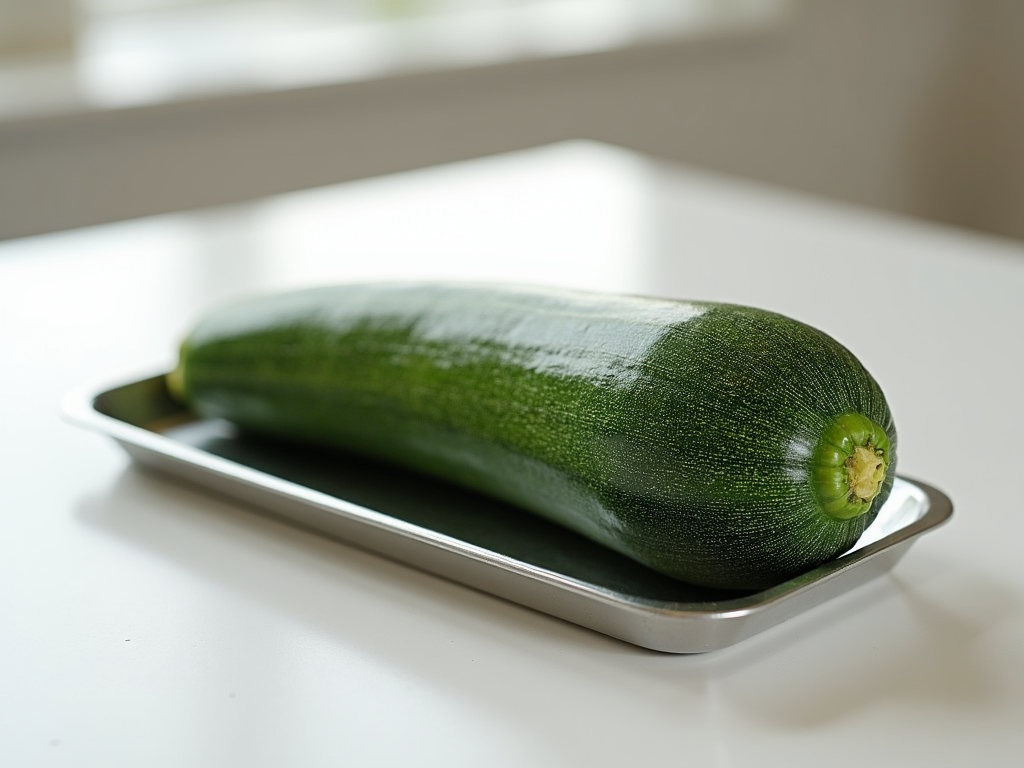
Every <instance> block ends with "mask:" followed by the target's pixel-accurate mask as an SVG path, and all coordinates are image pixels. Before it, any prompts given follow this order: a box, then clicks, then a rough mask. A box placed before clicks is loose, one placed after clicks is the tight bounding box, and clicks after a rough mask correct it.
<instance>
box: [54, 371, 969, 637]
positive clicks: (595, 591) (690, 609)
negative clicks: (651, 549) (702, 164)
mask: <svg viewBox="0 0 1024 768" xmlns="http://www.w3.org/2000/svg"><path fill="white" fill-rule="evenodd" d="M166 370H167V369H166V368H164V369H161V370H158V371H156V372H153V371H150V372H149V373H143V374H139V375H135V376H122V377H119V378H117V379H104V380H99V381H94V382H91V383H87V384H85V385H82V386H79V387H77V388H75V389H73V390H72V391H70V392H68V393H67V394H66V395H65V396H64V397H63V398H62V400H61V402H60V413H61V415H62V416H63V417H64V418H65V419H66V420H67V421H68V422H70V423H72V424H75V425H77V426H80V427H84V428H87V429H90V430H92V431H95V432H99V433H100V434H102V435H105V436H106V437H108V438H111V439H113V440H114V441H115V442H116V443H118V444H119V445H120V446H121V447H122V448H123V449H125V450H126V451H127V452H128V453H129V455H130V457H131V458H132V459H133V460H134V461H136V462H137V463H141V464H143V465H145V466H148V467H149V468H156V469H158V470H160V471H163V472H167V471H170V473H171V474H175V475H177V476H178V477H179V478H181V479H184V480H186V481H187V482H190V483H193V484H195V483H198V484H199V485H203V486H205V487H207V488H210V487H211V483H210V482H208V481H205V480H204V479H202V478H189V477H187V476H186V475H185V474H184V473H182V472H179V471H175V468H174V467H171V466H170V464H165V462H167V460H169V461H170V462H173V463H175V464H177V465H178V468H193V469H194V468H199V469H201V470H202V471H203V472H204V473H208V474H210V475H211V476H212V477H215V478H217V479H220V480H225V481H228V482H240V483H244V484H247V485H249V486H251V487H256V488H259V489H261V490H263V491H266V492H269V493H270V494H271V495H273V496H274V497H276V498H277V499H278V500H286V499H287V500H290V501H292V502H295V501H298V502H299V503H301V504H305V505H309V506H310V507H311V508H317V509H319V510H320V511H321V512H325V513H327V514H330V515H339V516H344V517H345V518H346V520H347V522H348V523H352V524H355V525H362V526H368V527H370V528H376V529H378V530H379V531H380V532H386V533H387V534H390V535H397V536H399V537H402V538H404V539H407V540H409V541H410V542H415V543H416V544H417V545H420V546H427V547H430V548H433V549H435V550H437V551H438V552H444V553H445V554H446V555H447V556H455V557H457V558H461V559H466V560H473V561H476V563H477V564H478V565H479V566H482V567H483V568H488V569H499V570H501V571H504V572H506V574H507V575H508V576H511V577H513V578H514V579H520V580H522V579H526V580H528V581H530V582H535V583H536V584H537V585H540V586H541V587H542V589H541V590H540V591H541V592H548V591H550V590H551V589H554V590H557V591H558V592H560V593H563V594H566V595H572V596H574V597H575V598H576V600H577V601H578V600H580V599H582V600H584V601H585V602H586V603H589V604H591V605H602V606H603V609H604V611H606V612H607V611H609V610H611V611H614V612H616V613H618V614H623V615H626V616H628V617H632V620H634V621H636V622H639V623H640V624H642V625H646V627H647V629H646V631H643V632H639V633H637V632H632V631H624V630H623V628H622V627H613V628H609V627H604V626H595V623H596V624H601V622H600V621H597V622H595V621H587V620H582V621H581V620H580V617H579V616H576V617H573V616H569V615H566V612H565V611H564V610H551V606H550V605H538V604H536V602H537V601H535V600H531V599H520V598H519V597H516V596H514V595H509V594H507V592H508V590H507V589H495V588H494V585H493V584H492V585H488V584H474V583H469V582H468V581H467V580H465V579H463V578H460V577H458V576H452V575H451V574H449V573H446V572H445V570H443V569H438V568H435V567H430V566H425V565H424V564H422V563H416V562H410V561H408V560H405V559H403V558H396V557H395V556H394V555H393V554H389V553H388V552H387V551H385V550H383V549H377V548H375V547H373V546H366V545H365V544H363V543H360V542H359V541H355V540H352V539H350V538H348V537H346V536H338V535H332V534H331V532H330V531H326V530H323V529H321V532H322V533H327V534H328V535H332V537H333V538H336V539H340V540H342V541H347V543H349V544H351V545H353V546H357V547H361V548H363V549H368V550H370V551H375V552H376V553H377V554H379V555H383V556H385V557H389V558H391V559H393V560H398V561H399V562H403V563H405V564H406V565H408V566H410V567H414V568H419V569H420V570H427V571H429V572H432V573H435V574H437V575H440V576H442V577H445V578H448V579H451V580H454V581H457V582H459V583H462V584H465V585H466V586H469V587H471V588H474V589H477V590H481V591H484V592H489V593H491V594H495V595H497V596H498V597H502V598H505V599H509V600H512V601H513V602H517V603H520V604H523V605H526V606H528V607H531V608H534V609H536V610H540V611H542V612H544V613H548V614H551V615H554V616H557V617H559V618H563V619H566V620H569V621H572V622H574V623H577V624H582V625H583V626H587V627H589V628H591V629H594V630H596V631H598V632H603V633H604V634H609V635H612V636H613V637H618V638H619V639H621V640H625V641H627V642H630V643H633V644H634V645H639V646H642V647H646V648H650V649H653V650H660V651H665V652H669V653H695V652H703V651H708V650H717V649H720V648H724V647H726V646H729V645H732V644H734V643H735V642H738V641H740V640H742V639H745V638H746V637H749V636H751V635H753V634H757V633H759V632H761V631H763V630H764V629H768V628H769V627H771V626H774V625H775V624H778V623H781V622H782V621H785V620H787V619H789V618H792V617H793V616H795V615H797V614H798V613H802V612H803V611H804V610H807V609H809V608H811V607H814V606H815V605H818V604H821V603H824V602H826V601H827V600H828V599H829V598H830V597H834V596H837V595H838V594H840V593H842V592H845V591H847V590H848V589H850V588H852V587H854V586H859V585H860V584H862V583H865V582H867V581H870V580H872V579H874V578H875V577H877V576H880V575H882V574H883V573H885V572H887V571H888V570H890V569H891V567H892V566H893V565H895V563H896V562H897V561H898V560H899V558H900V557H902V555H903V554H904V553H905V551H906V549H907V548H908V547H909V546H910V545H911V544H912V543H913V542H914V541H915V540H916V539H917V538H918V537H919V536H920V535H922V534H923V533H926V532H929V531H931V530H933V529H935V528H937V527H940V526H942V525H944V524H946V523H947V522H948V521H949V520H950V519H951V517H952V515H953V504H952V501H951V499H950V498H949V497H948V496H947V495H946V494H945V493H943V492H942V491H941V490H939V489H938V488H936V487H935V486H933V485H931V484H930V483H927V482H924V481H921V480H918V479H913V478H909V477H905V476H902V475H900V476H898V482H900V483H905V484H907V485H909V486H911V487H912V488H914V489H915V490H916V491H917V492H919V493H920V494H923V496H924V497H925V498H926V500H927V509H926V510H925V512H924V514H922V515H921V516H920V517H919V518H917V519H915V520H913V521H911V522H910V523H908V524H906V525H904V526H901V527H900V528H898V529H897V530H895V531H892V532H890V533H888V534H887V535H885V536H883V537H881V538H879V539H878V540H876V541H873V542H871V543H869V544H867V545H864V546H863V547H860V548H858V549H855V550H853V551H850V552H847V553H845V554H843V555H841V556H839V557H838V558H836V559H835V560H832V561H830V562H828V563H825V564H824V565H822V566H818V567H817V568H814V569H812V570H810V571H808V572H806V573H804V574H801V575H799V576H797V577H795V578H793V579H789V580H787V581H785V582H782V583H780V584H778V585H776V586H774V587H771V588H769V589H767V590H763V591H761V592H756V593H753V594H746V595H739V596H737V597H735V598H728V599H724V600H720V601H700V602H672V601H662V600H656V599H650V598H644V597H640V596H631V595H629V594H627V593H624V592H619V591H615V590H612V589H609V588H607V587H603V586H601V585H597V584H593V583H589V582H586V581H582V580H580V579H577V578H575V577H573V576H568V575H565V574H561V573H559V572H557V571H554V570H550V569H547V568H543V567H540V566H536V565H533V564H531V563H527V562H524V561H522V560H517V559H516V558H514V557H511V556H509V555H504V554H502V553H500V552H496V551H494V550H491V549H487V548H486V547H481V546H479V545H475V544H471V543H469V542H465V541H462V540H461V539H457V538H455V537H452V536H449V535H447V534H444V533H440V532H438V531H434V530H432V529H430V528H425V527H423V526H420V525H416V524H414V523H410V522H408V521H405V520H401V519H399V518H395V517H392V516H390V515H388V514H386V513H383V512H378V511H376V510H374V509H371V508H369V507H364V506H361V505H359V504H356V503H354V502H350V501H347V500H346V499H343V498H340V497H337V496H332V495H330V494H328V493H326V492H323V491H317V490H315V489H312V488H308V487H306V486H304V485H301V484H300V483H297V482H294V481H291V480H286V479H284V478H281V477H278V476H276V475H273V474H271V473H269V472H264V471H262V470H259V469H255V468H253V467H249V466H247V465H245V464H242V463H240V462H237V461H234V460H232V459H228V458H224V457H221V456H216V455H214V454H211V453H208V452H206V451H203V450H202V449H201V448H197V447H195V446H192V445H188V444H187V443H183V442H180V441H177V440H175V439H174V438H173V437H170V436H168V435H165V434H162V433H161V432H158V431H155V430H154V429H150V428H146V427H143V426H138V425H135V424H132V423H130V422H128V421H125V420H123V419H119V418H117V417H116V416H113V415H110V414H107V413H104V412H103V411H101V410H100V409H99V407H98V402H99V400H100V399H101V398H103V397H108V396H110V394H111V393H114V392H116V391H117V390H121V389H126V388H129V387H133V386H142V385H145V384H146V383H148V382H151V381H152V380H155V379H158V378H161V377H163V376H165V375H166ZM182 423H187V420H186V421H184V422H182ZM168 426H170V424H168ZM153 457H156V459H157V460H156V461H153ZM161 464H164V465H163V466H161ZM227 493H228V494H229V495H231V496H234V497H235V498H236V499H238V498H239V496H238V494H236V493H232V492H230V491H228V492H227ZM247 503H255V505H256V506H258V507H259V508H261V509H262V511H264V512H269V513H270V514H272V515H274V516H276V517H279V518H282V517H283V518H285V519H291V516H290V515H288V514H286V513H281V512H280V511H278V510H276V509H275V508H274V506H271V505H270V504H264V503H261V502H251V500H248V501H247ZM307 527H313V528H318V527H319V526H316V525H313V526H307ZM887 556H888V557H887ZM876 560H878V561H886V560H887V561H889V562H882V563H881V564H880V565H878V567H876V568H873V569H870V571H871V572H869V573H864V574H860V575H859V578H851V576H852V575H853V574H854V573H855V572H856V571H858V570H865V571H867V570H869V569H867V568H864V566H866V565H868V564H870V563H872V561H876ZM535 591H537V590H527V592H535ZM819 593H824V594H819ZM584 613H586V611H584ZM771 614H776V615H775V616H771ZM584 618H586V617H584ZM711 622H713V623H715V624H718V625H724V624H727V623H728V624H737V623H753V624H756V625H758V627H757V628H755V629H754V630H753V631H744V630H743V628H740V627H736V628H734V629H733V630H731V631H727V632H715V633H713V634H715V635H716V636H721V637H720V639H714V640H712V641H709V640H708V639H707V638H704V639H700V638H694V639H693V642H687V641H685V640H684V641H680V639H679V638H676V637H673V636H675V635H677V634H678V633H679V631H681V629H685V628H686V627H690V628H692V627H693V626H694V625H695V624H698V623H701V624H703V623H711ZM748 629H749V628H748ZM698 634H700V633H698Z"/></svg>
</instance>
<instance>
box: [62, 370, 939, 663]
mask: <svg viewBox="0 0 1024 768" xmlns="http://www.w3.org/2000/svg"><path fill="white" fill-rule="evenodd" d="M63 413H64V415H65V416H66V417H67V418H68V419H69V420H70V421H72V422H74V423H77V424H79V425H81V426H85V427H88V428H91V429H94V430H98V431H99V432H101V433H104V434H106V435H108V436H109V437H112V438H113V439H114V440H116V441H117V442H118V443H119V444H120V445H121V446H123V447H124V449H125V450H127V452H128V453H129V454H130V455H131V457H132V458H133V459H134V460H135V461H136V462H137V463H138V464H139V465H142V466H145V467H149V468H153V469H156V470H159V471H160V472H163V473H169V474H171V475H174V476H176V477H178V478H181V479H184V480H187V481H190V482H194V483H200V484H202V485H204V486H206V487H208V488H210V489H214V490H216V491H219V492H222V493H227V494H230V495H231V496H233V497H235V498H238V499H241V500H242V501H244V502H246V503H247V504H252V505H254V506H256V507H259V508H261V509H263V510H265V511H268V512H270V513H273V514H275V515H278V516H281V517H284V518H287V519H289V520H291V521H293V522H296V523H298V524H301V525H303V526H306V527H310V528H313V529H316V530H318V531H321V532H323V533H326V534H328V535H331V536H333V537H336V538H339V539H341V540H344V541H346V542H349V543H351V544H355V545H358V546H360V547H363V548H365V549H368V550H371V551H374V552H377V553H379V554H382V555H385V556H387V557H390V558H392V559H396V560H399V561H401V562H404V563H406V564H409V565H412V566H415V567H418V568H420V569H423V570H426V571H429V572H432V573H435V574H438V575H441V576H444V577H447V578H450V579H453V580H455V581H458V582H461V583H464V584H466V585H468V586H470V587H473V588H475V589H479V590H482V591H485V592H489V593H492V594H494V595H497V596H500V597H502V598H505V599H508V600H511V601H514V602H517V603H520V604H523V605H526V606H529V607H531V608H534V609H537V610H539V611H543V612H545V613H548V614H552V615H554V616H557V617H560V618H562V619H565V620H568V621H571V622H574V623H576V624H580V625H582V626H585V627H589V628H591V629H593V630H596V631H598V632H603V633H605V634H607V635H611V636H612V637H616V638H619V639H621V640H625V641H627V642H629V643H633V644H635V645H639V646H642V647H645V648H650V649H654V650H658V651H665V652H670V653H698V652H704V651H711V650H716V649H720V648H724V647H726V646H730V645H732V644H734V643H737V642H739V641H741V640H744V639H746V638H749V637H751V636H752V635H755V634H757V633H759V632H762V631H764V630H765V629H768V628H769V627H772V626H774V625H776V624H779V623H780V622H782V621H785V620H786V619H789V618H791V617H793V616H795V615H797V614H799V613H802V612H804V611H806V610H808V609H810V608H812V607H814V606H816V605H818V604H821V603H823V602H825V601H827V600H829V599H831V598H833V597H835V596H837V595H839V594H842V593H844V592H847V591H848V590H850V589H852V588H854V587H856V586H859V585H861V584H863V583H865V582H867V581H869V580H871V579H873V578H875V577H877V576H880V575H881V574H883V573H885V572H887V571H888V570H890V569H891V568H892V567H893V566H894V565H895V564H896V562H897V561H898V560H899V559H900V557H902V556H903V554H904V553H905V552H906V550H907V549H908V548H909V546H910V545H911V544H912V543H913V542H914V541H915V539H916V538H917V537H918V536H920V535H921V534H923V533H926V532H927V531H929V530H931V529H933V528H935V527H936V526H938V525H941V524H942V523H944V522H946V521H947V520H948V519H949V518H950V516H951V515H952V511H953V507H952V504H951V502H950V500H949V499H948V498H947V497H946V496H945V495H944V494H942V493H941V492H939V491H938V490H936V489H935V488H932V487H931V486H929V485H926V484H925V483H922V482H917V481H911V480H908V479H905V478H899V479H897V482H896V485H895V487H894V488H893V492H892V495H891V497H890V499H889V500H888V502H887V503H886V504H885V506H884V507H883V509H882V511H881V513H880V514H879V516H878V518H877V520H876V521H875V522H874V523H873V524H872V526H871V527H870V528H869V529H868V530H867V531H866V532H865V534H864V536H863V537H862V539H861V541H859V542H858V544H857V546H856V548H855V549H854V550H853V551H851V552H849V553H847V554H845V555H843V556H842V557H839V558H837V559H836V560H834V561H832V562H829V563H827V564H825V565H823V566H821V567H820V568H816V569H814V570H812V571H810V572H808V573H805V574H803V575H802V576H799V577H797V578H795V579H792V580H790V581H787V582H785V583H783V584H780V585H778V586H776V587H773V588H771V589H769V590H766V591H763V592H758V593H755V594H737V593H735V592H724V591H717V590H709V589H703V588H698V587H693V586H690V585H687V584H682V583H680V582H678V581H675V580H673V579H669V578H665V577H662V576H659V575H658V574H656V573H654V572H652V571H649V570H648V569H646V568H644V567H642V566H640V565H637V564H636V563H633V562H632V561H630V560H628V559H626V558H624V557H622V556H620V555H618V554H616V553H614V552H611V551H608V550H606V549H605V548H603V547H600V546H597V545H595V544H592V543H590V542H589V541H586V540H584V539H582V538H581V537H579V536H577V535H576V534H573V533H571V532H568V531H565V530H563V529H561V528H559V527H557V526H555V525H552V524H549V523H547V522H545V521H543V520H540V519H538V518H536V517H534V516H532V515H528V514H526V513H524V512H522V511H520V510H517V509H514V508H512V507H509V506H506V505H504V504H501V503H499V502H496V501H494V500H492V499H488V498H485V497H482V496H478V495H476V494H473V493H469V492H466V491H463V490H460V489H457V488H454V487H451V486H449V485H446V484H442V483H439V482H435V481H433V480H430V479H427V478H423V477H420V476H418V475H413V474H409V473H404V472H401V471H399V470H396V469H394V468H393V467H389V466H383V465H381V464H377V463H374V462H370V461H368V460H366V459H364V458H360V457H357V456H348V455H345V456H344V457H343V458H342V460H339V454H337V453H332V454H327V453H325V452H322V451H316V450H312V449H309V448H306V447H300V446H296V445H291V444H286V443H281V442H273V441H269V440H261V439H255V438H252V437H242V436H240V435H239V434H237V433H236V431H235V430H234V429H233V428H232V427H231V425H229V424H227V423H225V422H221V421H212V420H197V419H196V418H195V417H193V416H192V415H191V414H189V413H188V412H187V411H186V410H184V409H182V407H181V406H180V405H179V404H177V403H175V402H174V401H173V400H171V398H170V397H169V396H168V394H167V391H166V389H165V388H164V379H163V376H162V375H157V376H151V377H147V378H144V379H141V380H135V381H132V382H130V383H126V384H121V385H119V386H113V387H95V388H90V389H87V390H84V391H80V392H76V393H73V394H72V395H69V396H68V397H67V398H66V399H65V401H64V403H63Z"/></svg>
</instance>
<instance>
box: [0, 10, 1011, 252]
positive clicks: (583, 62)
mask: <svg viewBox="0 0 1024 768" xmlns="http://www.w3.org/2000/svg"><path fill="white" fill-rule="evenodd" d="M1022 75H1024V3H1020V2H1014V0H861V1H859V2H852V1H851V0H813V1H812V0H0V239H10V238H16V237H21V236H26V235H32V234H37V233H42V232H48V231H54V230H60V229H65V228H68V227H76V226H82V225H89V224H95V223H101V222H107V221H113V220H120V219H125V218H133V217H138V216H143V215H148V214H154V213H161V212H168V211H179V210H187V209H192V208H197V207H201V206H207V205H215V204H222V203H233V202H238V201H243V200H249V199H254V198H258V197H261V196H264V195H268V194H273V193H278V192H284V191H289V190H295V189H303V188H308V187H315V186H320V185H325V184H330V183H334V182H339V181H345V180H350V179H357V178H366V177H371V176H377V175H381V174H387V173H393V172H397V171H402V170H407V169H412V168H422V167H427V166H432V165H437V164H440V163H445V162H450V161H456V160H462V159H468V158H473V157H479V156H483V155H488V154H492V153H497V152H504V151H509V150H515V149H520V148H524V147H530V146H535V145H539V144H545V143H550V142H555V141H560V140H564V139H576V138H584V139H595V140H599V141H605V142H610V143H613V144H616V145H620V146H624V147H629V148H634V149H637V150H640V151H643V152H646V153H649V154H651V155H654V156H657V157H661V158H666V159H668V160H672V161H678V162H681V163H686V164H690V165H693V166H697V167H700V168H705V169H711V170H714V171H720V172H725V173H728V174H734V175H738V176H741V177H745V178H748V179H754V180H758V181H760V182H765V183H768V184H774V185H781V186H784V187H788V188H791V189H796V190H799V191H802V192H806V193H810V194H814V195H820V196H825V197H828V198H834V199H838V200H844V201H850V202H854V203H858V204H861V205H867V206H871V207H874V208H878V209H882V210H888V211H894V212H897V213H901V214H906V215H910V216H913V217H919V218H923V219H928V220H932V221H938V222H942V223H945V224H949V225H951V226H955V227H963V228H968V229H972V230H977V231H982V232H987V233H990V234H993V235H997V236H1000V237H1007V238H1014V239H1018V240H1019V239H1024V213H1022V212H1024V138H1022V137H1024V76H1022Z"/></svg>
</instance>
